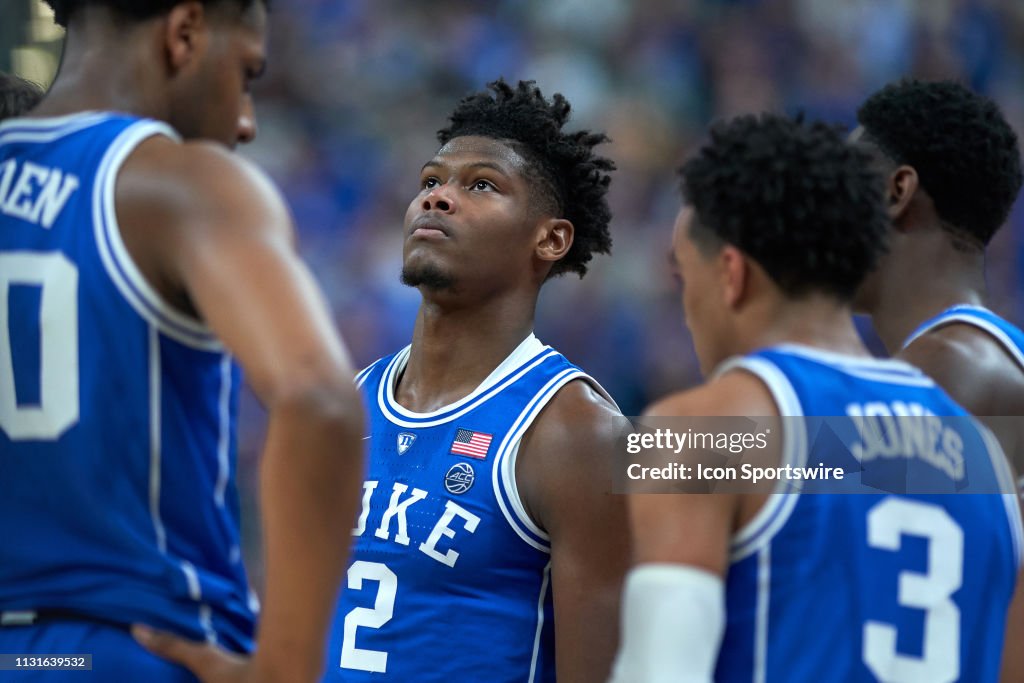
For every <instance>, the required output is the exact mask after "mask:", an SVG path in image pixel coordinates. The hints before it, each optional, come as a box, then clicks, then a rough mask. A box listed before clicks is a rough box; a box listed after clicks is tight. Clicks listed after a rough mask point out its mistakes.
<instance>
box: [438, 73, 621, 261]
mask: <svg viewBox="0 0 1024 683" xmlns="http://www.w3.org/2000/svg"><path fill="white" fill-rule="evenodd" d="M487 88H488V89H489V90H490V91H493V95H492V94H491V92H489V91H488V90H483V91H480V92H477V93H474V94H472V95H469V96H468V97H465V98H463V99H462V101H460V102H459V104H458V105H457V106H456V107H455V111H454V112H452V115H451V117H450V121H451V125H449V126H448V127H447V128H442V129H441V130H439V131H438V132H437V139H438V140H439V141H440V142H441V144H442V145H444V144H447V143H448V141H449V140H451V139H452V138H456V137H460V136H463V135H480V136H483V137H488V138H492V139H494V140H499V141H501V142H503V143H505V144H507V145H509V146H510V147H512V149H514V150H515V151H516V153H517V154H519V155H520V156H521V157H523V159H524V161H526V163H527V165H528V166H529V168H528V173H527V179H528V180H530V181H531V182H532V183H533V184H534V187H535V189H536V190H537V191H538V193H539V194H540V195H541V196H542V198H543V199H544V200H545V201H546V205H545V210H548V211H550V213H551V214H552V215H554V216H557V217H560V218H565V219H566V220H568V221H569V222H571V223H572V224H573V227H574V228H575V234H574V237H573V243H572V247H571V248H570V249H569V252H568V253H567V254H566V255H565V256H564V257H563V258H562V259H561V260H560V261H558V262H557V263H555V264H554V266H552V268H551V272H550V273H549V277H554V276H556V275H561V274H563V273H567V272H570V271H572V272H576V273H578V274H579V276H580V277H583V275H584V274H586V272H587V263H588V262H589V261H590V259H591V258H592V257H593V255H594V254H595V253H599V254H607V253H608V252H609V251H610V250H611V246H612V238H611V235H610V234H609V232H608V223H609V221H610V220H611V217H612V214H611V210H610V209H609V208H608V200H607V198H606V195H607V193H608V185H609V183H610V182H611V176H609V175H608V172H609V171H613V170H615V164H614V163H613V162H612V161H611V160H610V159H607V158H605V157H601V156H597V155H595V154H594V147H595V146H596V145H598V144H600V143H602V142H607V141H608V137H607V136H605V135H604V134H603V133H592V132H590V131H587V130H580V131H576V132H575V133H564V132H562V126H564V125H565V123H566V121H568V120H569V109H570V106H569V102H568V101H567V100H566V99H565V97H563V96H562V95H561V94H558V93H556V94H555V96H554V97H553V98H552V99H551V101H550V102H549V101H548V100H546V99H545V98H544V96H543V95H542V94H541V92H540V89H539V88H537V87H536V85H535V84H534V82H533V81H519V83H518V85H516V86H515V87H512V86H511V85H509V84H508V83H506V82H505V81H504V79H498V80H497V81H494V82H493V83H488V84H487Z"/></svg>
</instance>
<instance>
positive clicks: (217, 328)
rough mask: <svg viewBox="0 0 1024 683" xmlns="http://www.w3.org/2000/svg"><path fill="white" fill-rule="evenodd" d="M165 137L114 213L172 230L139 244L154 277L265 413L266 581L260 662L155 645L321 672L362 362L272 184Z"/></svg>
mask: <svg viewBox="0 0 1024 683" xmlns="http://www.w3.org/2000/svg"><path fill="white" fill-rule="evenodd" d="M159 144H163V146H164V150H163V154H160V155H159V162H160V165H159V166H157V167H153V166H151V165H149V166H147V165H146V164H147V161H148V158H147V157H146V155H145V153H143V154H142V155H141V156H140V157H139V158H138V159H137V162H138V163H137V164H136V165H135V166H134V167H133V166H131V162H132V160H131V159H130V160H129V163H128V164H126V166H125V169H124V171H123V173H122V179H121V180H119V187H118V216H119V219H120V222H121V223H122V225H123V226H124V225H125V224H126V218H127V220H128V221H132V222H133V223H134V222H135V221H136V220H137V216H136V213H137V211H139V210H140V206H141V207H147V208H148V209H149V211H150V222H152V221H156V222H157V223H158V224H162V225H161V226H160V227H161V228H162V237H160V238H159V239H155V238H154V239H150V240H149V241H143V242H141V243H140V242H139V241H138V240H135V241H134V244H135V246H136V247H138V246H139V245H140V244H141V245H143V246H145V245H147V244H148V245H151V246H155V248H157V249H159V253H158V255H157V256H156V258H155V259H154V258H153V255H152V254H147V253H145V252H144V251H141V250H140V251H139V253H140V256H141V258H142V260H143V261H144V262H145V263H146V265H147V267H148V268H149V272H150V277H153V278H154V279H155V280H157V281H158V282H159V283H160V284H161V285H162V286H163V287H164V288H165V290H170V291H181V292H183V293H184V294H185V295H186V296H187V297H188V302H187V303H188V304H189V305H191V306H192V307H193V308H194V310H195V311H196V312H197V313H198V314H199V316H200V317H201V318H202V319H203V320H204V321H205V322H206V323H207V325H209V327H210V328H211V329H212V331H213V332H214V333H215V334H216V335H217V337H218V338H219V339H220V340H221V341H223V343H224V344H225V346H226V347H227V348H228V349H229V350H230V351H231V353H232V354H234V356H235V357H236V358H237V359H238V361H239V362H240V364H241V365H242V367H243V368H244V370H245V372H246V374H247V376H248V380H249V382H250V383H251V385H252V387H253V390H254V391H255V393H256V395H257V396H258V397H259V399H260V400H261V401H262V403H263V404H264V405H265V406H266V408H267V410H268V413H269V426H268V433H267V440H266V446H265V449H264V453H263V458H262V462H261V472H260V495H261V507H262V510H263V537H264V545H265V552H266V554H265V561H266V587H265V599H264V604H263V610H262V615H261V622H260V628H259V634H258V640H257V646H256V651H255V653H254V655H253V658H252V660H251V661H250V662H244V663H243V662H241V661H240V660H238V659H237V658H228V657H223V656H221V653H219V652H216V651H214V650H213V649H212V648H208V647H207V648H200V647H198V646H193V647H189V646H187V645H186V644H185V643H184V642H183V641H180V640H177V639H169V638H158V639H157V640H156V641H155V642H154V641H152V640H151V641H150V642H149V643H147V644H148V645H154V647H156V648H157V650H158V651H159V652H160V653H161V654H165V655H168V656H170V657H172V658H176V659H179V660H181V661H182V662H183V663H184V664H186V665H187V666H189V667H190V668H193V670H195V671H196V672H197V673H198V674H199V675H200V677H202V678H204V680H250V679H257V680H260V681H313V680H317V679H318V677H319V675H320V673H321V668H322V666H323V649H324V646H325V634H326V631H327V628H328V625H329V620H330V617H331V613H332V610H333V607H334V603H335V599H336V593H337V589H338V586H339V583H340V578H341V576H342V573H343V571H344V566H345V562H346V560H347V554H348V543H349V539H350V533H349V530H350V529H351V527H352V522H353V519H354V515H355V511H356V507H357V503H358V495H359V490H360V488H359V487H360V484H361V480H362V467H363V457H362V446H361V441H360V439H361V436H362V431H363V414H362V407H361V400H360V398H359V396H358V394H357V391H356V389H355V387H354V386H353V383H352V377H353V372H352V368H351V365H350V363H349V360H348V356H347V353H346V350H345V348H344V347H343V345H342V342H341V340H340V338H339V336H338V334H337V332H336V331H335V329H334V327H333V325H332V322H331V318H330V315H329V313H328V310H327V307H326V305H325V302H324V300H323V298H322V297H321V294H320V292H319V290H318V288H317V286H316V285H315V283H314V281H313V279H312V277H311V276H310V274H309V272H308V271H307V269H306V268H305V266H304V264H303V263H302V261H301V260H300V259H299V258H298V256H297V255H296V252H295V248H294V243H293V239H294V238H293V226H292V221H291V218H290V216H289V214H288V211H287V209H286V207H285V205H284V203H283V200H282V199H281V197H280V195H279V194H278V192H277V190H276V189H275V188H274V187H273V186H272V184H271V183H270V182H269V181H268V180H267V179H266V178H265V177H264V176H263V175H262V174H261V173H260V172H258V171H257V170H256V169H255V168H253V167H252V166H251V165H249V164H247V163H245V162H243V161H242V160H241V159H240V158H238V157H235V156H233V155H230V154H228V153H227V152H225V151H221V150H219V149H216V148H213V147H211V146H206V145H194V144H193V145H184V146H180V147H178V146H175V145H172V144H171V143H159ZM147 145H149V143H147ZM140 151H142V150H141V149H140ZM145 151H148V152H149V153H151V154H154V153H157V152H159V151H160V148H159V146H157V147H154V146H153V145H149V147H148V149H147V150H145ZM154 182H155V183H157V185H156V186H151V184H152V183H154ZM139 197H143V198H145V200H146V201H144V202H141V204H140V202H139V201H136V199H137V198H139ZM122 198H124V201H123V202H122ZM161 200H162V201H161ZM154 207H156V208H157V210H154ZM123 230H124V232H126V233H128V234H126V238H127V237H131V235H130V231H128V230H125V229H124V228H123ZM156 230H157V229H156V228H150V231H151V232H154V233H155V232H156ZM131 246H132V244H129V247H130V248H131ZM168 283H169V285H168Z"/></svg>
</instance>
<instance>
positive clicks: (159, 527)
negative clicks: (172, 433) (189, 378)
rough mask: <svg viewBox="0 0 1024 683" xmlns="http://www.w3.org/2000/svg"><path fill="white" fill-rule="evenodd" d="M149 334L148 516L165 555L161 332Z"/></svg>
mask: <svg viewBox="0 0 1024 683" xmlns="http://www.w3.org/2000/svg"><path fill="white" fill-rule="evenodd" d="M148 334H149V516H150V519H151V520H152V522H153V533H154V535H155V536H156V546H157V548H159V549H160V553H161V554H164V555H166V554H167V531H166V529H164V522H163V519H161V517H160V468H161V452H160V445H161V442H162V436H161V433H160V412H161V410H160V395H161V386H160V377H161V376H162V370H161V367H160V335H159V334H158V333H157V331H156V328H154V327H152V326H151V327H150V328H149V330H148Z"/></svg>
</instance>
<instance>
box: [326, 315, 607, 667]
mask: <svg viewBox="0 0 1024 683" xmlns="http://www.w3.org/2000/svg"><path fill="white" fill-rule="evenodd" d="M408 358H409V348H408V347H407V348H406V349H405V350H403V351H401V352H399V353H398V354H396V355H394V356H390V357H388V358H384V359H382V360H380V361H378V362H376V363H375V364H373V365H372V366H370V367H369V368H367V369H366V370H364V371H363V372H362V373H361V375H360V376H359V378H358V380H359V382H360V383H361V386H362V389H363V393H364V396H365V397H366V400H367V403H368V406H369V413H370V418H371V421H370V437H368V438H369V439H370V444H369V452H370V458H369V466H368V473H367V477H366V481H365V482H364V484H363V504H362V512H361V514H360V515H359V518H358V522H357V524H356V528H355V529H354V530H353V532H352V533H353V535H354V536H355V538H354V539H353V551H352V562H351V565H350V566H349V569H348V578H347V583H346V584H345V585H344V586H343V587H342V588H343V590H342V595H341V598H340V600H339V603H338V609H337V613H336V615H335V619H334V626H333V629H332V634H331V641H330V647H329V655H328V656H329V659H328V662H327V673H326V675H325V678H324V681H325V682H331V683H333V682H336V681H401V682H402V683H405V682H412V681H425V682H427V681H444V682H445V683H459V682H460V681H465V682H466V683H469V682H474V683H475V682H478V681H488V682H489V683H527V682H538V683H540V682H543V681H553V680H554V671H555V668H554V652H553V642H554V634H553V628H552V626H553V624H552V597H551V584H550V570H551V565H550V541H549V539H548V536H547V534H546V533H545V532H544V531H543V530H542V529H540V528H538V526H537V525H536V524H535V523H534V522H533V520H532V519H531V518H530V516H529V515H528V514H527V512H526V510H525V509H524V507H523V503H522V501H521V500H520V497H519V493H518V491H517V488H516V479H515V467H516V457H517V453H518V450H519V441H520V439H521V438H522V436H523V434H524V433H525V432H526V430H527V429H529V428H530V426H531V424H532V423H533V421H534V419H535V418H536V417H537V415H538V414H539V413H540V411H541V410H543V409H544V406H545V405H547V403H548V401H550V400H551V398H552V397H553V396H554V395H555V393H556V392H557V391H558V390H559V389H560V388H561V387H562V386H564V385H565V384H566V383H567V382H570V381H572V380H575V379H580V378H584V379H586V380H588V381H590V382H591V383H593V380H590V378H588V377H587V376H586V375H584V374H583V373H582V371H580V370H579V369H578V368H576V367H575V366H573V365H572V364H570V363H569V362H568V361H567V360H566V359H565V358H564V357H563V356H562V355H561V354H559V353H558V352H557V351H554V350H553V349H551V348H550V347H547V346H544V345H543V344H541V343H540V342H539V341H538V340H537V338H536V337H534V336H533V335H530V337H528V338H527V339H526V340H525V341H524V342H523V343H522V344H520V346H519V347H518V348H517V349H516V350H515V351H514V352H513V353H512V354H511V355H510V356H509V357H508V358H507V359H506V360H505V361H504V362H503V363H502V364H501V365H500V366H499V367H498V368H497V369H495V370H494V372H492V373H491V375H490V376H489V377H488V378H487V379H486V380H485V381H484V382H483V383H482V384H481V385H480V386H479V387H478V388H477V389H476V390H475V391H473V392H472V393H471V394H470V395H469V396H466V397H465V398H463V399H462V400H460V401H457V402H456V403H453V404H452V405H449V406H447V407H445V408H442V409H440V410H437V411H434V412H432V413H413V412H410V411H408V410H406V409H405V408H403V407H402V406H401V405H399V404H398V403H397V402H396V401H395V397H394V390H395V386H396V385H397V379H398V377H400V376H401V374H402V372H403V371H404V369H405V365H406V363H407V361H408ZM594 386H595V387H596V388H597V389H599V390H600V387H597V385H596V384H594ZM602 391H603V390H602ZM609 400H610V399H609Z"/></svg>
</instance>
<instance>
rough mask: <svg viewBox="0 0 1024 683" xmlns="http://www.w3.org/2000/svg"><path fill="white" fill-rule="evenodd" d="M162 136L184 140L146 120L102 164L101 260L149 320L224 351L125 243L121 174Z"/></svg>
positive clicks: (96, 194)
mask: <svg viewBox="0 0 1024 683" xmlns="http://www.w3.org/2000/svg"><path fill="white" fill-rule="evenodd" d="M157 135H162V136H164V137H168V138H170V139H172V140H179V139H180V138H179V137H178V134H177V133H175V132H174V130H173V129H172V128H171V127H170V126H168V125H167V124H164V123H160V122H157V121H142V122H139V123H136V124H134V125H132V126H129V127H128V128H126V129H125V130H124V132H122V133H121V134H120V135H119V136H118V137H117V138H116V139H115V140H114V142H113V143H112V144H111V145H110V148H109V149H108V150H107V152H106V154H105V155H104V157H103V160H102V161H101V162H100V166H99V170H98V171H97V173H96V179H95V185H94V187H93V229H94V233H95V238H96V246H97V249H98V250H99V253H100V260H101V261H102V262H103V267H104V269H105V270H106V272H107V275H108V276H109V277H110V279H111V281H113V283H114V285H115V286H116V287H117V289H118V291H119V292H120V293H121V296H123V297H124V299H125V300H126V301H127V302H128V304H129V305H130V306H131V307H132V308H133V309H135V312H136V313H138V315H139V316H140V317H142V319H143V320H145V321H147V322H148V323H149V324H150V325H153V326H155V327H157V329H159V330H160V332H162V333H163V334H165V335H166V336H168V337H170V338H171V339H174V340H175V341H177V342H179V343H181V344H184V345H185V346H189V347H191V348H196V349H201V350H204V351H211V352H216V353H221V352H223V351H224V347H223V345H222V344H221V343H220V342H219V341H218V340H217V339H216V337H214V335H213V333H212V332H211V331H210V329H209V328H208V327H207V326H206V325H204V324H203V323H201V322H200V321H199V320H197V319H195V318H193V317H191V316H189V315H186V314H185V313H182V312H181V311H178V310H177V309H175V308H174V307H173V306H172V305H171V304H169V303H168V302H167V301H165V300H164V299H163V298H162V297H161V296H160V294H159V293H158V292H157V291H156V290H155V289H153V287H152V286H151V285H150V284H149V282H148V281H147V280H146V279H145V277H143V275H142V273H141V272H140V271H139V269H138V266H137V265H136V264H135V262H134V261H133V260H132V258H131V256H130V255H129V253H128V250H127V248H126V247H125V245H124V241H123V240H122V239H121V230H120V227H119V224H118V221H117V212H116V209H115V193H114V190H115V186H116V182H117V175H118V172H119V171H120V169H121V165H122V164H123V163H124V161H125V159H127V158H128V155H129V154H131V153H132V152H133V151H134V150H135V148H136V147H138V145H139V144H140V143H141V142H142V141H143V140H146V139H147V138H150V137H153V136H157Z"/></svg>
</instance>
